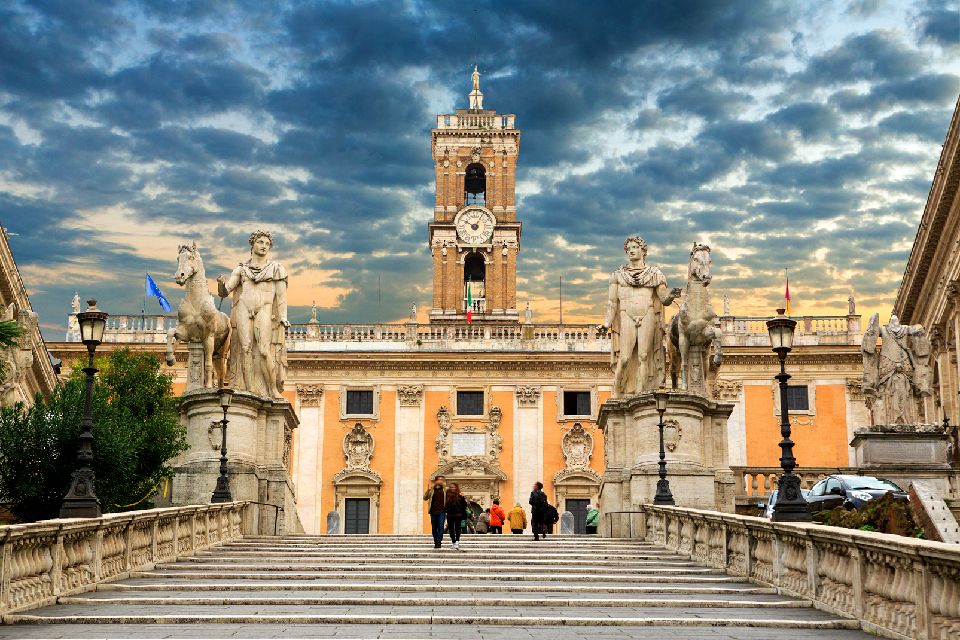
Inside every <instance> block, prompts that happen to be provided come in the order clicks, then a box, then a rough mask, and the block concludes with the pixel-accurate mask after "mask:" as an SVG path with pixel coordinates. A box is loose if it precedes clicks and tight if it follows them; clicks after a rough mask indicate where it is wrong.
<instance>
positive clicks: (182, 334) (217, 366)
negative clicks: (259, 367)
mask: <svg viewBox="0 0 960 640" xmlns="http://www.w3.org/2000/svg"><path fill="white" fill-rule="evenodd" d="M174 280H176V282H177V284H178V285H180V286H181V287H185V288H186V292H187V295H185V296H184V297H183V302H181V303H180V307H179V308H178V309H177V326H176V327H174V328H173V329H170V330H169V331H167V365H169V366H173V363H174V358H173V344H174V342H194V343H200V344H202V345H203V372H202V374H201V380H202V381H203V385H202V386H203V387H204V388H207V389H209V388H212V387H214V386H216V385H215V384H214V373H216V378H217V382H218V384H220V385H223V384H224V383H225V380H226V371H227V355H228V352H229V350H230V332H231V328H230V318H229V317H228V316H227V314H225V313H223V312H222V311H218V310H217V307H216V306H214V304H213V296H212V295H210V291H209V289H208V288H207V274H206V272H205V271H204V269H203V259H202V258H201V257H200V252H199V251H197V243H196V242H192V243H190V244H189V245H185V244H183V245H180V248H179V255H178V257H177V273H176V274H175V275H174Z"/></svg>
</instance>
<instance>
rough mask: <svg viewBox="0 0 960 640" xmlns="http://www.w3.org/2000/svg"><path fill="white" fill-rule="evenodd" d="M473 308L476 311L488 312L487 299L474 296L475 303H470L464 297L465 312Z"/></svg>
mask: <svg viewBox="0 0 960 640" xmlns="http://www.w3.org/2000/svg"><path fill="white" fill-rule="evenodd" d="M471 309H472V310H473V312H474V313H486V312H487V299H486V298H474V299H473V304H472V305H468V304H467V299H466V298H464V299H463V312H464V313H466V312H467V311H470V310H471Z"/></svg>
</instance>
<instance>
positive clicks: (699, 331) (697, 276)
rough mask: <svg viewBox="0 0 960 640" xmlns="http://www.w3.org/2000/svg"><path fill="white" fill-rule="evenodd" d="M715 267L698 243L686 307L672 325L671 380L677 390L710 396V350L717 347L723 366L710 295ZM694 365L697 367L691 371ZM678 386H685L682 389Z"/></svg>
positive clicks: (716, 360) (690, 269) (693, 253)
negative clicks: (708, 382) (708, 360)
mask: <svg viewBox="0 0 960 640" xmlns="http://www.w3.org/2000/svg"><path fill="white" fill-rule="evenodd" d="M712 263H713V261H712V260H711V259H710V247H708V246H707V245H705V244H702V243H700V242H694V243H693V249H691V250H690V263H689V265H688V266H687V287H686V290H685V291H684V293H683V304H681V305H680V311H679V312H677V315H675V316H674V317H673V319H672V320H671V321H670V345H671V349H670V377H671V379H672V381H673V388H674V389H678V388H683V389H687V390H690V391H699V392H701V393H706V371H707V358H708V356H709V346H710V345H713V351H714V356H713V364H714V366H719V365H720V361H721V360H722V358H723V352H722V350H721V348H720V328H719V327H717V326H715V324H716V323H715V321H716V318H717V314H716V313H714V312H713V306H712V305H711V304H710V294H709V293H708V292H707V287H708V286H709V285H710V281H711V280H712V279H713V276H711V275H710V266H711V265H712ZM691 347H692V348H693V349H691ZM691 351H692V352H693V353H691ZM692 356H695V357H699V358H700V360H699V362H692V359H691V357H692ZM691 364H693V365H694V366H693V367H691ZM691 373H692V374H693V375H692V376H691ZM678 382H680V383H681V385H682V386H678Z"/></svg>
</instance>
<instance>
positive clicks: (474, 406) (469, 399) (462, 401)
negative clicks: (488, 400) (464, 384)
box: [457, 391, 483, 416]
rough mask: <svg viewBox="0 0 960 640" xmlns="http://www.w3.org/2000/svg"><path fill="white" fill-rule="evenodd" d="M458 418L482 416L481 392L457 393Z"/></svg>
mask: <svg viewBox="0 0 960 640" xmlns="http://www.w3.org/2000/svg"><path fill="white" fill-rule="evenodd" d="M457 415H458V416H482V415H483V391H457Z"/></svg>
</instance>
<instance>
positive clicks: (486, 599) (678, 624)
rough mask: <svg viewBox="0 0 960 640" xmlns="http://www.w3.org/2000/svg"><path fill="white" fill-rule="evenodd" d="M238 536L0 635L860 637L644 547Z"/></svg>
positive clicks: (577, 540) (855, 626) (20, 616)
mask: <svg viewBox="0 0 960 640" xmlns="http://www.w3.org/2000/svg"><path fill="white" fill-rule="evenodd" d="M462 544H463V547H464V550H463V551H460V552H458V551H455V550H453V549H451V548H449V547H448V546H445V548H444V549H442V550H440V551H437V550H434V549H433V547H432V544H431V541H430V540H429V538H427V537H426V536H363V537H356V536H351V537H347V536H323V537H317V536H292V537H285V538H268V537H263V538H245V539H243V540H241V541H238V542H234V543H229V544H225V545H221V546H220V547H217V548H214V549H212V550H210V551H206V552H197V553H195V554H194V555H189V556H183V557H181V558H179V559H178V560H177V561H176V562H168V563H161V564H158V565H157V566H156V567H154V568H152V569H150V570H146V571H138V572H135V573H134V574H133V575H132V576H130V577H129V578H127V579H125V580H122V581H119V582H115V583H109V584H101V585H99V587H98V589H97V591H94V592H89V593H84V594H79V595H74V596H69V597H62V598H60V600H59V602H58V604H56V605H54V606H49V607H44V608H41V609H35V610H31V611H25V612H20V613H17V614H11V615H8V616H5V617H4V622H5V623H6V625H4V626H0V638H134V637H135V638H143V639H149V638H206V639H215V638H308V637H311V638H468V639H477V640H484V639H485V638H498V639H504V638H510V639H514V638H516V639H521V640H526V639H529V640H541V639H542V640H567V639H568V638H570V639H572V638H586V637H589V638H591V640H595V639H606V638H611V639H612V638H617V639H625V638H658V639H662V638H663V637H664V636H669V638H670V639H671V640H682V639H684V638H691V639H692V638H707V639H713V638H717V639H733V638H736V639H743V640H753V639H761V638H782V637H787V636H789V637H790V638H791V639H794V638H796V639H807V638H809V639H824V640H826V639H831V640H834V639H836V640H860V639H865V638H870V637H873V636H870V635H868V634H866V633H863V632H862V631H860V630H859V623H858V622H857V621H855V620H848V619H845V618H842V617H839V616H836V615H833V614H830V613H827V612H824V611H820V610H818V609H815V608H814V607H813V606H812V605H811V603H810V602H806V601H802V600H796V599H793V598H788V597H785V596H780V595H778V594H777V593H776V591H775V590H774V589H770V588H765V587H761V586H758V585H755V584H751V583H749V582H746V581H744V580H742V579H740V578H735V577H731V576H727V575H725V574H723V573H720V572H718V571H715V570H713V569H708V568H704V567H701V566H698V565H696V564H694V563H692V562H690V560H689V559H688V558H685V557H682V556H678V555H676V554H673V553H671V552H668V551H666V550H664V549H661V548H658V547H655V546H651V545H649V544H647V543H644V542H638V541H627V540H605V539H600V538H591V537H563V538H551V539H549V540H547V541H543V542H536V543H535V542H534V541H533V540H531V539H530V537H529V536H522V537H521V536H511V535H505V536H494V535H488V536H470V537H466V538H464V540H463V543H462Z"/></svg>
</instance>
